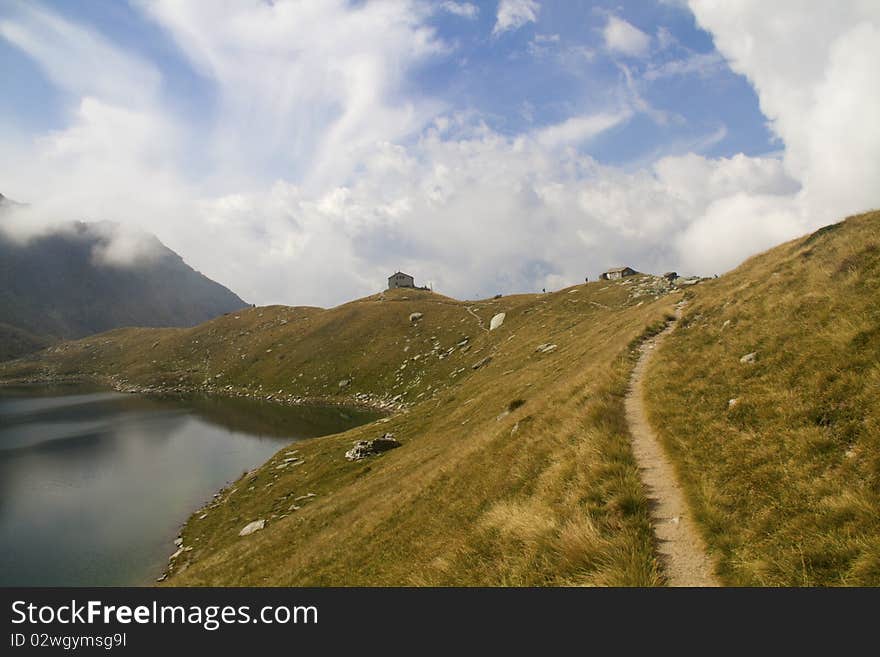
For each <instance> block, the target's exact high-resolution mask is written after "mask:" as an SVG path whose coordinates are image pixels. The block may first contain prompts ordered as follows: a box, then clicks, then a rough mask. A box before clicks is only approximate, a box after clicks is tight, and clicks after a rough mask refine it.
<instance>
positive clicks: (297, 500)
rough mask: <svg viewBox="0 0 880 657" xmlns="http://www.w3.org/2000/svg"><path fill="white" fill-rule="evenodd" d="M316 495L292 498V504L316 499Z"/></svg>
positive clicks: (310, 494)
mask: <svg viewBox="0 0 880 657" xmlns="http://www.w3.org/2000/svg"><path fill="white" fill-rule="evenodd" d="M317 496H318V495H317V493H306V494H305V495H300V496H299V497H294V498H293V501H294V502H301V501H302V500H310V499H312V498H313V497H317Z"/></svg>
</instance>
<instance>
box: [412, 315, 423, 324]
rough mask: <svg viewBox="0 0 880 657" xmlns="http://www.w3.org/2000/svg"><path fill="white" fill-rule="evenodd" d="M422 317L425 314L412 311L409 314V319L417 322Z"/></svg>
mask: <svg viewBox="0 0 880 657" xmlns="http://www.w3.org/2000/svg"><path fill="white" fill-rule="evenodd" d="M422 317H424V315H423V314H422V313H410V314H409V321H411V322H413V323H415V322H417V321H419V320H420V319H421V318H422Z"/></svg>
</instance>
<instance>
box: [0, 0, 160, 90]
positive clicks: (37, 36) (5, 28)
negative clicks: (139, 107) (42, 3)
mask: <svg viewBox="0 0 880 657" xmlns="http://www.w3.org/2000/svg"><path fill="white" fill-rule="evenodd" d="M12 7H13V9H14V10H15V11H14V13H13V16H14V18H11V19H6V20H0V38H2V39H5V40H6V41H8V42H9V43H10V44H12V45H14V46H15V47H17V48H19V49H21V50H22V51H23V52H25V53H26V54H27V55H28V56H30V57H32V58H33V59H34V61H36V63H37V64H38V65H39V66H40V67H41V68H42V69H43V70H44V71H45V73H46V75H47V76H48V77H49V78H50V79H51V80H52V82H53V83H54V84H55V85H57V86H58V87H60V88H62V89H64V90H66V91H68V92H69V93H72V94H76V95H79V96H100V97H103V98H105V99H108V100H112V101H114V102H117V103H120V104H125V105H131V104H144V103H146V102H149V101H151V100H152V99H153V97H154V96H155V94H156V92H157V91H158V89H159V85H160V83H161V76H160V75H159V73H158V71H157V70H156V69H155V68H154V67H153V66H151V65H150V64H148V63H146V62H144V61H141V60H140V59H139V58H137V57H135V56H133V55H130V54H128V53H126V52H123V51H121V50H119V49H118V48H116V47H115V46H114V45H113V44H112V43H110V42H109V41H108V40H107V39H105V38H104V37H102V36H100V35H99V34H97V33H96V32H94V31H93V30H90V29H87V28H85V27H82V26H80V25H76V24H74V23H71V22H70V21H66V20H64V19H62V18H60V17H59V16H57V15H55V14H53V13H51V12H49V11H45V10H43V9H40V8H39V7H38V6H37V5H35V4H30V3H28V4H26V3H14V4H13V5H12Z"/></svg>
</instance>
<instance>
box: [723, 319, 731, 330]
mask: <svg viewBox="0 0 880 657" xmlns="http://www.w3.org/2000/svg"><path fill="white" fill-rule="evenodd" d="M728 326H730V320H729V319H725V320H724V323H723V324H722V325H721V330H722V331H723V330H724V329H726V328H727V327H728Z"/></svg>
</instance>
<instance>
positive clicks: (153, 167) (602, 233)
mask: <svg viewBox="0 0 880 657" xmlns="http://www.w3.org/2000/svg"><path fill="white" fill-rule="evenodd" d="M780 6H781V9H779V11H780V15H779V16H778V17H774V16H772V15H768V12H769V11H776V7H777V4H776V3H774V4H773V5H772V6H769V7H768V5H766V4H764V3H755V4H754V5H750V4H741V5H739V8H738V9H734V8H732V7H731V6H730V5H728V4H727V3H724V4H723V5H722V4H713V5H711V6H710V5H709V4H705V5H703V4H702V3H701V4H700V6H699V7H697V16H698V18H699V19H700V21H701V24H703V25H704V26H706V27H707V28H708V29H710V30H711V31H712V33H713V37H714V38H715V40H716V43H717V44H718V46H719V48H720V50H721V52H722V54H723V55H724V56H725V57H726V58H727V59H728V61H730V62H731V64H732V66H733V67H734V68H735V69H736V70H737V71H740V72H742V73H743V74H744V75H746V76H747V77H748V78H749V80H751V81H752V82H753V84H754V85H755V88H756V90H757V92H758V95H759V98H760V102H761V106H762V108H763V110H764V112H765V113H766V114H767V116H768V118H769V119H771V120H772V122H773V123H772V125H773V129H774V130H775V131H776V132H777V134H778V135H779V137H780V139H781V140H782V142H783V144H784V146H785V149H784V152H783V155H782V156H780V157H749V156H746V155H742V154H740V155H736V156H733V157H727V158H714V159H713V158H707V157H704V156H702V155H697V154H694V153H688V152H685V151H687V150H697V151H698V150H700V149H701V148H705V147H706V145H708V144H712V143H717V141H718V140H719V139H723V138H724V135H725V134H726V132H725V129H724V126H720V127H718V128H717V129H715V130H714V131H713V133H712V134H709V135H708V136H704V137H699V135H698V139H696V140H695V141H694V140H692V141H691V142H689V143H685V144H683V145H682V146H681V147H680V148H679V147H676V148H675V152H676V153H677V154H676V155H674V156H667V157H662V154H660V155H658V157H660V159H656V158H652V159H651V160H650V161H646V162H644V163H643V164H642V165H641V166H631V167H629V168H627V169H622V168H619V167H612V166H606V165H603V164H601V163H599V162H597V161H596V160H594V159H592V158H590V157H589V156H587V155H585V154H584V149H583V148H579V147H580V146H582V145H583V144H585V143H588V141H589V139H591V138H593V137H595V136H596V135H597V134H600V133H601V132H602V131H605V130H609V129H611V128H613V127H614V126H618V125H622V123H623V122H624V121H626V120H628V118H629V116H630V114H631V113H633V112H644V113H646V114H647V115H649V116H651V117H653V118H654V120H655V121H657V122H663V121H674V120H675V117H674V116H669V115H666V114H664V113H662V112H658V111H657V110H656V109H654V108H652V107H651V106H650V105H649V104H647V103H646V102H645V101H644V99H643V98H642V96H641V94H640V93H639V88H638V84H637V81H636V80H633V79H632V78H633V76H632V74H631V73H630V69H629V68H627V66H624V65H621V71H622V75H623V76H624V83H625V84H624V85H623V86H624V87H625V95H624V97H623V98H620V99H615V100H617V101H619V103H620V105H619V106H618V107H616V108H615V107H614V106H613V105H612V106H611V108H609V109H607V110H606V111H605V112H600V113H594V114H580V113H573V114H572V115H570V116H568V117H567V118H565V117H563V118H562V119H561V120H560V121H559V122H558V123H557V124H555V125H552V126H548V127H544V128H541V129H534V130H526V131H523V132H521V133H520V134H501V133H500V132H499V131H496V130H493V129H491V128H490V127H488V126H487V125H486V124H485V123H484V122H483V121H482V119H481V117H480V115H479V114H476V113H468V114H466V113H456V112H455V111H452V110H449V109H445V108H443V106H442V105H440V104H439V103H436V102H432V101H431V100H430V99H424V98H418V97H412V96H411V95H408V94H407V93H405V87H406V84H405V83H406V78H407V74H408V72H409V71H410V70H411V69H412V68H413V67H414V66H417V65H418V63H419V62H422V61H425V60H426V59H428V58H431V57H435V56H438V55H442V54H443V53H444V52H446V50H445V46H444V44H443V43H441V42H440V40H439V39H438V37H437V36H436V34H435V33H434V32H432V30H431V29H429V28H427V27H426V25H427V24H428V22H429V19H430V18H431V11H432V7H430V6H428V5H426V4H423V3H419V2H396V3H391V2H376V3H350V2H345V1H343V0H321V2H298V3H287V2H276V3H275V4H274V5H271V6H270V5H268V4H261V5H258V6H255V8H254V6H252V5H250V4H245V3H244V2H230V3H227V5H226V6H225V9H220V8H218V7H216V6H215V4H214V3H194V2H189V3H188V2H169V1H164V0H160V1H158V2H155V3H151V4H149V5H144V10H145V11H146V12H148V13H149V15H150V16H151V17H153V18H154V20H155V21H156V22H157V24H158V25H159V26H160V28H161V29H164V30H166V31H167V32H168V33H169V34H170V35H171V36H172V37H173V38H174V39H175V40H176V41H177V42H178V43H179V45H180V48H181V50H182V51H183V52H184V53H185V55H186V57H187V58H188V59H189V60H190V61H191V62H193V64H194V66H196V67H197V68H198V70H199V71H200V72H201V73H202V74H203V75H204V76H205V78H206V79H208V80H209V81H210V82H211V84H213V85H214V89H215V90H216V92H217V94H218V96H219V99H220V102H219V107H218V110H217V115H216V117H212V118H210V119H209V118H206V119H205V121H206V123H207V125H192V124H189V123H188V122H185V121H183V120H182V119H180V118H179V117H175V116H174V115H173V114H172V113H170V112H169V111H168V110H167V108H165V107H164V106H163V105H162V102H161V100H160V96H161V94H159V93H157V89H156V88H157V86H161V79H160V78H158V77H151V74H150V73H148V72H147V71H149V70H151V67H150V66H149V65H146V68H141V65H140V62H139V61H138V60H137V59H136V58H133V57H131V56H130V55H128V54H127V53H126V52H125V51H124V50H122V49H121V48H120V47H118V46H114V45H113V44H111V43H109V42H106V41H102V42H101V43H100V46H99V47H98V48H97V50H89V49H88V48H86V50H85V51H84V50H83V48H84V46H83V45H82V44H83V43H88V44H91V45H90V46H89V47H90V48H91V47H92V46H93V45H94V43H95V41H94V39H93V38H91V37H90V39H86V40H83V39H82V38H81V31H78V30H81V28H78V27H77V26H76V25H71V24H66V23H65V22H64V21H63V19H61V18H59V17H58V16H57V15H54V14H52V15H50V22H53V24H56V23H54V21H62V23H60V24H56V25H61V27H60V28H59V29H57V30H56V31H55V32H53V34H56V35H58V36H57V38H56V39H55V40H54V42H53V43H52V44H51V45H52V48H51V49H50V50H51V52H49V51H46V50H45V49H44V48H42V46H41V47H35V46H30V47H29V49H25V51H26V52H28V53H29V54H31V56H32V57H34V58H35V59H36V60H37V61H38V62H39V63H40V65H41V67H43V68H44V69H45V70H46V71H47V73H48V75H49V76H50V78H52V79H53V80H55V78H56V77H59V79H58V80H56V83H57V84H59V85H65V86H64V87H63V88H64V89H66V90H67V91H69V92H70V93H71V94H75V95H78V96H79V98H78V99H77V100H76V102H75V103H73V104H72V106H71V109H70V113H69V116H68V117H67V121H66V124H65V125H64V126H63V127H62V128H60V129H58V130H56V131H53V132H51V133H48V134H45V135H43V136H42V137H41V138H40V139H38V140H36V141H35V142H33V143H22V142H18V143H14V142H11V141H8V140H6V139H5V138H4V141H3V146H4V157H3V158H0V180H2V181H3V186H4V188H3V189H0V191H3V192H4V193H6V194H7V195H8V196H11V197H13V198H17V199H18V200H22V201H31V202H38V205H37V206H36V207H35V209H34V211H33V212H32V213H31V214H32V216H31V218H30V219H29V220H28V222H29V227H30V229H32V228H33V224H34V223H41V222H42V223H45V222H48V221H50V220H54V219H68V220H69V219H90V220H99V219H114V220H118V221H121V222H123V223H125V224H126V225H129V226H137V227H142V228H144V229H146V230H149V231H151V232H154V233H156V234H157V235H158V236H159V238H160V239H162V241H163V242H165V243H166V244H168V246H170V247H171V248H173V249H174V250H176V251H178V252H179V253H180V254H181V255H182V256H183V257H184V258H185V259H186V260H187V262H189V263H190V264H191V265H193V266H194V267H196V268H197V269H199V270H201V271H203V272H204V273H205V274H206V275H208V276H210V277H212V278H214V279H216V280H218V281H220V282H222V283H224V284H227V285H229V286H230V287H232V289H234V290H235V291H236V292H237V293H239V294H240V295H241V296H242V297H243V298H246V299H248V300H250V301H254V302H257V303H279V302H282V303H297V304H301V303H309V304H319V305H327V304H331V303H338V302H342V301H345V300H348V299H351V298H353V297H357V296H360V295H364V294H368V293H372V292H375V291H377V290H378V289H380V288H381V286H382V285H383V284H384V281H385V277H386V276H387V275H388V273H389V272H390V271H393V270H394V269H398V268H400V269H405V270H409V271H411V272H412V273H413V274H415V275H416V276H417V278H418V279H419V281H425V280H432V281H434V283H435V287H436V289H438V290H439V291H441V292H443V293H445V294H450V295H453V296H457V297H463V298H467V297H473V296H478V295H487V294H494V293H496V292H513V291H528V290H537V289H540V288H542V287H546V288H548V289H553V288H556V287H559V286H562V285H564V284H571V283H573V282H576V281H580V280H583V277H584V276H585V275H589V276H590V277H591V278H592V277H593V276H595V274H596V273H598V272H599V271H601V270H602V269H604V268H606V267H608V266H612V265H619V264H629V265H631V266H634V267H636V268H638V269H642V270H645V271H665V270H668V269H675V270H678V271H681V272H683V273H702V274H713V273H721V272H722V271H724V270H725V269H727V268H730V267H732V266H734V265H736V264H737V263H738V262H739V261H740V260H741V259H743V258H744V257H746V256H748V255H750V254H751V253H753V252H754V251H756V250H760V249H763V248H766V247H769V246H772V245H773V244H775V243H777V242H778V241H781V240H784V239H787V238H790V237H794V236H796V235H797V234H799V233H803V232H806V231H808V230H810V229H811V228H814V227H815V226H817V225H819V224H821V223H828V222H830V221H834V220H836V219H838V218H840V217H841V216H842V215H843V214H845V213H847V212H854V211H858V210H864V209H867V208H869V207H871V206H872V205H873V206H876V205H880V197H878V195H880V189H878V186H877V184H876V181H877V180H880V170H878V166H880V136H878V126H877V123H876V119H875V117H876V116H878V115H880V90H878V88H877V85H875V84H874V80H875V70H876V62H877V61H880V51H878V45H877V44H878V43H880V39H878V38H877V37H878V27H877V25H878V20H877V18H876V13H877V12H876V10H874V9H873V7H874V6H875V5H874V4H873V3H866V4H861V5H860V4H857V3H854V4H852V5H851V6H848V7H849V9H848V10H847V11H846V12H844V11H840V12H831V11H829V12H827V14H828V15H826V12H825V10H824V9H823V10H822V11H817V12H803V11H799V10H797V9H796V7H797V5H792V7H795V8H794V9H792V8H791V7H789V6H787V5H786V6H782V5H780ZM248 8H251V9H253V11H247V9H248ZM534 12H535V16H536V15H537V5H536V6H535V9H534ZM34 20H42V19H32V18H27V17H26V16H25V17H24V18H22V17H19V18H17V19H16V18H12V19H7V20H6V21H4V23H3V26H4V31H3V33H2V34H3V35H4V37H5V38H9V37H8V34H9V33H10V32H9V30H10V26H11V29H12V32H11V33H13V34H14V33H15V31H16V29H18V30H19V33H25V32H26V33H27V34H30V35H31V37H33V35H34V34H37V33H38V32H37V31H35V29H34V28H33V27H32V23H33V21H34ZM776 25H779V26H780V27H776ZM511 29H512V28H511ZM787 29H791V30H792V32H793V34H792V35H787V34H785V33H786V31H787ZM22 30H23V31H24V32H22ZM364 34H370V35H371V38H370V39H364V38H362V36H363V35H364ZM92 37H94V35H92ZM36 42H37V41H35V40H34V39H33V38H31V40H30V41H29V42H28V43H36ZM536 42H537V41H536ZM21 43H25V41H21ZM40 43H42V42H40ZM540 43H541V45H555V44H557V43H558V42H556V41H555V39H554V38H553V37H552V36H550V37H548V40H545V41H542V42H540ZM21 47H22V48H24V46H21ZM108 48H109V50H107V49H108ZM47 52H49V54H47ZM83 52H86V53H92V54H85V55H84V54H83ZM95 52H100V53H101V55H100V56H97V55H95V54H94V53H95ZM81 58H82V59H81ZM65 59H69V60H70V62H72V63H73V62H76V61H85V62H87V63H89V65H90V66H93V65H94V66H98V65H99V64H101V62H102V61H104V60H106V62H107V63H108V68H107V69H106V70H103V69H101V70H99V69H96V73H95V75H96V79H98V80H101V82H100V84H98V83H97V82H94V81H91V80H90V79H89V76H88V75H87V72H86V71H85V70H82V71H81V70H78V69H77V70H75V71H73V72H72V73H70V75H69V76H68V78H67V79H66V80H61V79H60V77H62V75H61V73H57V72H56V73H52V72H51V71H53V70H56V67H57V66H60V65H59V64H57V62H63V61H64V60H65ZM117 62H123V63H124V70H122V72H120V70H119V69H116V68H114V67H115V66H117V65H118V64H117ZM687 62H688V60H682V61H680V62H679V63H676V64H670V65H669V68H667V69H663V70H662V72H661V69H660V68H654V69H652V68H648V71H655V73H656V75H657V77H662V76H663V75H673V74H676V75H677V74H684V73H686V72H689V70H690V69H691V68H694V71H693V72H697V70H699V66H697V65H696V64H688V63H687ZM640 66H643V65H642V64H640V65H639V66H635V65H634V66H633V67H632V68H633V70H639V67H640ZM257 72H258V73H259V74H256V73H257ZM156 75H158V74H156ZM128 76H135V77H137V76H145V77H146V79H154V84H153V87H150V88H148V93H146V94H145V95H144V96H143V97H141V98H140V99H138V100H137V102H128V101H126V99H125V98H124V96H125V93H124V92H125V88H126V84H128V82H127V80H126V78H127V77H128ZM581 111H582V110H581ZM192 152H203V153H205V154H206V155H205V157H206V159H208V160H210V161H211V162H212V164H213V169H212V170H211V171H210V175H194V174H193V172H192V171H191V169H190V167H189V166H188V158H189V157H191V153H192ZM267 162H269V163H278V162H280V163H281V164H280V165H278V166H272V167H271V168H269V170H268V172H267V170H266V167H267ZM353 172H356V175H354V174H353ZM37 208H38V209H37ZM118 246H119V248H118V249H114V250H112V251H110V252H108V254H107V255H108V257H109V258H110V259H111V260H114V261H115V260H120V259H121V260H123V261H124V260H125V259H126V258H131V257H134V256H133V255H132V252H133V251H136V249H134V248H133V247H132V245H131V244H128V243H126V242H125V241H120V243H119V245H118Z"/></svg>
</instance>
